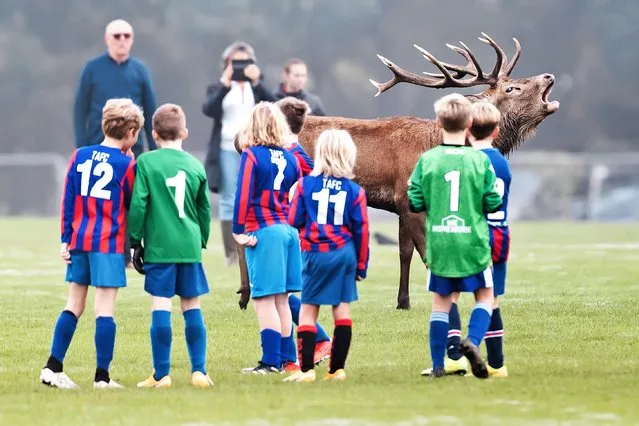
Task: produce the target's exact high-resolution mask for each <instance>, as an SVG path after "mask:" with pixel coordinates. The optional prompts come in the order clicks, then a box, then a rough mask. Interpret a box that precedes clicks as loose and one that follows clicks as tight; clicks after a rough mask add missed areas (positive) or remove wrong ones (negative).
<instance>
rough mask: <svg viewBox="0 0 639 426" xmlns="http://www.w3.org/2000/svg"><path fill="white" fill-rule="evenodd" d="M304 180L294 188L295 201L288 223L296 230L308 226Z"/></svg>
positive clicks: (289, 212)
mask: <svg viewBox="0 0 639 426" xmlns="http://www.w3.org/2000/svg"><path fill="white" fill-rule="evenodd" d="M303 182H304V179H300V180H298V181H297V183H296V184H295V185H294V186H293V188H295V189H294V192H293V199H292V200H291V208H290V209H289V211H288V223H289V225H291V226H292V227H294V228H297V229H301V228H303V227H304V226H305V225H306V205H305V204H304V185H303ZM293 188H291V189H293Z"/></svg>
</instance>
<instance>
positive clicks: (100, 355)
mask: <svg viewBox="0 0 639 426" xmlns="http://www.w3.org/2000/svg"><path fill="white" fill-rule="evenodd" d="M115 328H116V327H115V321H114V320H113V317H97V318H96V319H95V352H96V360H97V363H98V368H100V369H102V370H104V371H106V372H108V371H109V366H110V365H111V361H112V360H113V348H114V347H115Z"/></svg>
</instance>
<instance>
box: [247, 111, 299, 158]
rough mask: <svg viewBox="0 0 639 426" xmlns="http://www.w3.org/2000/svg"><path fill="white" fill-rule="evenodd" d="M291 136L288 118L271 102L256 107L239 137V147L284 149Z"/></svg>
mask: <svg viewBox="0 0 639 426" xmlns="http://www.w3.org/2000/svg"><path fill="white" fill-rule="evenodd" d="M289 134H290V130H289V128H288V124H287V123H286V117H284V114H283V113H282V111H281V110H280V109H279V108H278V107H277V106H276V105H275V104H273V103H271V102H260V103H259V104H257V105H255V108H253V112H252V114H251V116H250V117H249V120H248V123H246V126H245V127H244V129H243V130H242V131H241V132H240V135H239V147H240V149H241V150H245V149H246V148H248V147H250V146H259V145H262V146H272V147H277V148H284V147H285V146H286V145H287V143H288V142H287V139H288V136H289Z"/></svg>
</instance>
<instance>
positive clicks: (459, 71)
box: [370, 33, 559, 154]
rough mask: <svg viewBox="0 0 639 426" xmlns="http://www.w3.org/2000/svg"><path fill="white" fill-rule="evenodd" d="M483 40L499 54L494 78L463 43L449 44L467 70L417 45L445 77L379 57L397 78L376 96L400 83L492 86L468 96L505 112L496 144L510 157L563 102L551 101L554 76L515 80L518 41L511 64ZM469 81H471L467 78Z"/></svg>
mask: <svg viewBox="0 0 639 426" xmlns="http://www.w3.org/2000/svg"><path fill="white" fill-rule="evenodd" d="M482 36H483V37H480V38H479V40H480V41H482V42H484V43H486V44H489V45H490V46H492V47H493V49H494V50H495V52H496V53H497V62H496V63H495V66H494V67H493V69H492V71H491V72H490V74H486V73H484V72H483V71H482V68H481V66H480V65H479V62H478V61H477V59H476V58H475V55H474V54H473V52H472V51H471V50H470V49H469V48H468V46H466V45H465V44H464V43H463V42H460V46H461V47H458V46H453V45H451V44H447V45H446V46H448V47H449V48H450V49H452V50H454V51H455V52H457V53H459V54H460V55H462V56H463V57H464V58H465V59H466V61H467V63H466V65H464V66H460V65H455V64H449V63H446V62H442V61H440V60H438V59H437V58H435V57H434V56H433V55H431V54H430V53H429V52H427V51H426V50H424V49H422V48H421V47H419V46H418V45H416V44H415V45H413V46H414V47H415V48H416V49H417V50H419V51H420V52H421V53H422V54H423V55H424V57H425V58H426V59H428V60H429V61H430V62H431V63H432V64H433V65H435V66H436V67H437V68H438V69H439V70H440V71H441V74H434V73H429V72H424V74H425V76H422V75H418V74H413V73H411V72H409V71H406V70H405V69H403V68H401V67H399V66H398V65H396V64H394V63H393V62H391V61H389V60H388V59H386V58H385V57H383V56H381V55H377V56H378V57H379V59H380V60H381V61H382V63H383V64H384V65H386V67H388V69H390V70H391V71H392V72H393V74H394V76H393V78H392V79H391V80H389V81H387V82H385V83H378V82H376V81H374V80H370V82H371V83H372V84H373V85H374V86H375V87H376V88H377V93H376V94H375V96H379V95H380V94H381V93H383V92H385V91H387V90H389V89H390V88H392V87H393V86H395V85H396V84H397V83H411V84H415V85H417V86H423V87H432V88H436V89H444V88H449V87H459V88H465V87H473V86H479V85H488V86H489V88H488V89H487V90H486V91H484V92H482V93H479V94H476V95H467V97H468V98H469V99H470V100H471V101H473V102H475V101H478V100H487V101H490V102H492V103H493V104H494V105H495V106H496V107H497V108H498V109H499V111H500V112H501V114H502V119H501V123H500V128H501V132H500V136H499V137H498V139H497V140H496V141H495V145H497V147H498V148H499V150H500V151H501V152H502V153H504V154H508V153H510V152H511V151H512V150H513V149H515V148H516V147H518V146H519V145H520V144H521V143H522V142H523V141H525V140H526V139H529V138H531V137H532V136H533V135H534V133H535V129H536V128H537V126H538V125H539V124H540V123H541V122H542V121H543V120H544V118H546V117H547V116H549V115H550V114H553V113H554V112H556V111H557V110H558V109H559V102H557V101H553V102H550V101H549V100H548V96H549V95H550V92H551V90H552V86H553V85H554V84H555V76H554V75H552V74H539V75H536V76H534V77H526V78H519V79H513V78H511V77H510V73H511V72H512V70H513V68H514V67H515V65H516V64H517V61H518V60H519V56H520V55H521V45H520V44H519V41H517V39H516V38H513V40H514V42H515V53H514V54H513V57H512V58H511V59H510V61H508V60H507V58H506V54H505V53H504V51H503V49H502V48H501V47H499V45H498V44H497V43H496V42H495V41H494V40H493V39H491V38H490V37H489V36H487V35H486V34H485V33H482ZM464 77H468V78H464Z"/></svg>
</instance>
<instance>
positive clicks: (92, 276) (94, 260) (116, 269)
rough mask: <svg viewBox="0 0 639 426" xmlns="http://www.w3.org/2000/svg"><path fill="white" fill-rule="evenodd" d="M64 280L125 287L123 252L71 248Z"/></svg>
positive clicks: (99, 285) (95, 285) (84, 283)
mask: <svg viewBox="0 0 639 426" xmlns="http://www.w3.org/2000/svg"><path fill="white" fill-rule="evenodd" d="M66 281H67V282H73V283H76V284H79V285H91V286H94V287H116V288H117V287H126V264H125V262H124V254H123V253H97V252H91V251H81V250H73V251H71V264H70V265H67V273H66Z"/></svg>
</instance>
